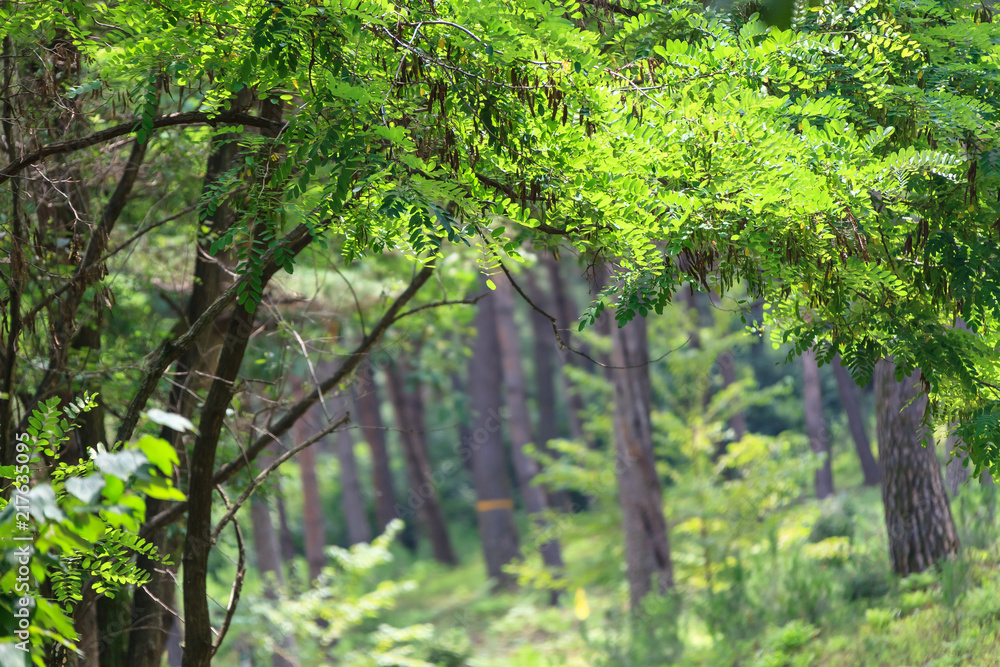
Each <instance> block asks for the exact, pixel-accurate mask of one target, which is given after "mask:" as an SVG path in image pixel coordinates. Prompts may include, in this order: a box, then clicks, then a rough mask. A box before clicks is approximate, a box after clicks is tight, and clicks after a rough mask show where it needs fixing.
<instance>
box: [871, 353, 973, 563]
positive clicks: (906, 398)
mask: <svg viewBox="0 0 1000 667" xmlns="http://www.w3.org/2000/svg"><path fill="white" fill-rule="evenodd" d="M895 374H896V367H895V365H894V364H893V363H892V362H891V361H889V360H886V359H883V360H881V361H879V362H878V364H876V365H875V378H874V379H875V400H876V410H877V412H876V417H877V423H878V429H877V431H878V458H879V462H880V463H881V465H882V501H883V503H884V504H885V523H886V528H887V530H888V534H889V556H890V559H891V561H892V567H893V569H894V570H895V571H896V573H897V574H899V575H901V576H904V577H905V576H908V575H910V574H913V573H915V572H923V571H924V570H926V569H927V568H929V567H930V566H932V565H934V564H935V563H937V562H938V561H940V560H941V559H943V558H949V557H951V556H954V555H955V554H956V553H958V546H959V545H958V535H957V533H956V531H955V522H954V520H953V519H952V516H951V507H950V506H949V504H948V497H947V495H946V494H945V491H944V481H943V480H942V478H941V467H940V465H939V464H938V460H937V455H936V454H935V452H934V447H933V445H931V446H928V447H925V446H924V442H923V441H924V439H925V438H928V439H929V437H930V434H929V433H928V432H927V429H926V428H925V427H923V425H922V424H921V421H922V419H923V416H924V410H925V409H926V407H927V396H926V395H925V394H923V392H922V390H921V388H920V385H919V378H920V373H919V371H914V372H913V373H912V374H911V375H910V376H909V377H906V378H904V379H903V380H902V381H897V380H896V375H895ZM911 400H912V402H911ZM904 406H905V407H904Z"/></svg>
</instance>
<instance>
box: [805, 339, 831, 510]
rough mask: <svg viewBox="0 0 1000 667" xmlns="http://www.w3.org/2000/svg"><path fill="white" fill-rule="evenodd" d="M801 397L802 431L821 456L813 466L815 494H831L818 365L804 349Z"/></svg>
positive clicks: (829, 453)
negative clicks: (802, 405)
mask: <svg viewBox="0 0 1000 667" xmlns="http://www.w3.org/2000/svg"><path fill="white" fill-rule="evenodd" d="M802 399H803V402H804V404H805V417H806V433H807V434H808V436H809V445H810V446H811V447H812V450H813V452H815V453H816V454H819V455H820V456H821V457H822V459H823V460H822V463H821V464H820V466H819V467H818V468H817V469H816V497H817V498H820V499H822V498H826V497H827V496H830V495H833V468H832V466H833V462H832V461H831V459H832V458H833V456H832V454H831V452H830V429H829V428H827V424H826V419H825V418H824V417H823V395H822V393H821V385H820V380H819V366H818V365H817V364H816V353H815V352H813V351H812V350H806V351H805V352H803V353H802Z"/></svg>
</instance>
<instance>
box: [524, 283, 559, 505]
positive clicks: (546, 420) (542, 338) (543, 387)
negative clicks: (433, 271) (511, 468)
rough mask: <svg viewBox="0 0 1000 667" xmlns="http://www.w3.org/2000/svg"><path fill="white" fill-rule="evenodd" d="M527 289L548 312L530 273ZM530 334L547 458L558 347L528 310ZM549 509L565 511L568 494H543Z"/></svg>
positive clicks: (545, 322) (553, 426)
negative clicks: (545, 496)
mask: <svg viewBox="0 0 1000 667" xmlns="http://www.w3.org/2000/svg"><path fill="white" fill-rule="evenodd" d="M527 275H528V286H529V288H530V289H531V299H532V300H533V301H534V302H535V304H536V305H537V306H538V307H539V308H541V309H542V310H544V311H545V312H547V313H550V312H552V311H551V306H550V305H549V299H548V298H546V294H545V293H544V292H543V291H542V290H541V289H540V288H539V286H538V281H537V280H535V277H534V273H531V272H529V273H528V274H527ZM530 319H531V332H532V336H533V342H534V346H533V354H534V361H535V391H536V393H537V401H538V443H537V446H538V448H539V449H540V450H541V451H544V452H545V453H547V454H548V455H549V456H555V454H556V453H555V452H554V451H553V450H551V449H549V446H548V445H549V441H550V440H554V439H556V438H558V437H559V425H558V420H557V417H558V414H557V405H556V383H555V377H556V373H557V364H556V363H555V362H556V360H557V357H556V354H557V352H558V346H557V344H556V340H555V336H553V335H552V322H550V321H549V319H548V318H547V317H545V316H544V315H542V314H541V313H539V312H538V311H536V310H535V309H534V308H532V309H531V314H530ZM546 495H547V499H548V504H549V507H552V508H554V509H557V510H569V509H570V499H569V494H568V493H567V492H566V491H563V490H551V491H549V490H547V491H546Z"/></svg>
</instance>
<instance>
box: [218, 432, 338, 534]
mask: <svg viewBox="0 0 1000 667" xmlns="http://www.w3.org/2000/svg"><path fill="white" fill-rule="evenodd" d="M350 420H351V413H350V412H348V413H346V414H345V415H344V416H343V417H341V418H340V419H338V420H337V421H336V422H334V423H333V424H331V425H330V426H327V427H326V428H325V429H323V430H322V431H319V432H318V433H315V434H314V435H313V436H312V437H311V438H309V439H308V440H306V441H305V442H302V443H300V444H298V445H295V446H294V447H292V448H291V449H289V450H288V451H287V452H284V453H283V454H282V455H281V456H279V457H278V458H276V459H274V461H272V462H271V464H270V465H269V466H267V467H266V468H264V470H262V471H261V473H260V474H259V475H257V476H256V477H254V478H253V481H251V482H250V486H248V487H247V489H246V491H244V492H243V494H242V495H241V496H240V497H239V499H238V500H237V501H236V502H235V503H234V504H233V505H232V506H231V507H229V508H228V510H227V511H226V513H225V515H223V517H222V518H221V519H219V522H218V523H217V524H215V529H214V530H213V531H212V542H213V543H215V542H216V541H217V540H218V539H219V533H221V532H222V529H223V528H225V527H226V524H227V523H229V521H230V520H231V519H233V517H235V516H236V512H237V511H239V509H240V507H242V506H243V504H244V503H246V501H248V500H249V499H250V496H252V495H253V493H254V491H256V490H257V487H259V486H260V485H261V484H263V483H264V481H265V480H266V479H267V478H268V477H270V476H271V473H273V472H274V471H275V470H277V469H278V466H280V465H281V464H282V463H284V462H285V461H287V460H288V459H290V458H292V457H293V456H295V455H296V454H298V453H299V452H301V451H302V450H303V449H305V448H306V447H310V446H312V445H314V444H316V443H317V442H319V441H320V440H322V439H323V438H325V437H326V436H328V435H329V434H331V433H333V432H334V431H336V430H337V429H339V428H340V427H341V426H343V425H344V424H346V423H347V422H349V421H350Z"/></svg>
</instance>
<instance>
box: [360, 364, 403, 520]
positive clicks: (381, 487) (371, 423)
mask: <svg viewBox="0 0 1000 667" xmlns="http://www.w3.org/2000/svg"><path fill="white" fill-rule="evenodd" d="M354 405H355V406H356V407H357V419H356V422H357V424H358V425H359V426H360V427H361V432H362V433H364V436H365V440H366V441H367V442H368V448H369V450H370V451H371V457H372V483H373V486H374V487H375V520H376V521H377V525H378V530H379V532H380V533H381V532H384V531H385V527H386V526H387V525H389V522H390V521H392V520H393V519H395V518H397V516H398V515H397V513H396V489H395V486H394V484H393V477H392V465H391V462H390V459H389V449H388V447H386V444H385V426H384V425H383V423H382V414H381V401H380V400H379V396H378V386H377V385H376V383H375V370H374V368H373V367H372V364H371V362H370V361H366V362H365V364H364V366H362V368H361V369H359V373H358V383H357V384H356V385H355V388H354Z"/></svg>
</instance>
